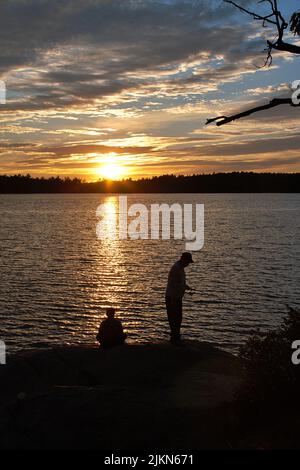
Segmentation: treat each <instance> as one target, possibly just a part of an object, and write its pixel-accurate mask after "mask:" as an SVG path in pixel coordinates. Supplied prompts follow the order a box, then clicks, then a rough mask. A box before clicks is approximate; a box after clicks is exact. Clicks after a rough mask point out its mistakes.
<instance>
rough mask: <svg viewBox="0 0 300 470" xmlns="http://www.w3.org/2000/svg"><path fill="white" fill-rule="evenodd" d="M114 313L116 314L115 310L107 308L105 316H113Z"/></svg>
mask: <svg viewBox="0 0 300 470" xmlns="http://www.w3.org/2000/svg"><path fill="white" fill-rule="evenodd" d="M115 313H116V309H115V308H112V307H109V308H107V309H106V315H113V314H115Z"/></svg>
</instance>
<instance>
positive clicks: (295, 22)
mask: <svg viewBox="0 0 300 470" xmlns="http://www.w3.org/2000/svg"><path fill="white" fill-rule="evenodd" d="M224 2H225V3H228V4H230V5H233V6H234V7H236V8H238V9H239V10H240V11H242V12H243V13H246V14H247V15H250V16H251V17H252V18H253V19H254V20H258V21H262V25H263V27H266V26H267V25H272V27H274V26H276V31H277V34H276V38H275V39H274V40H273V41H267V49H266V50H267V53H268V54H267V58H266V61H265V64H264V66H267V65H269V66H270V65H271V64H272V60H273V58H272V51H273V49H275V50H277V51H282V52H289V53H291V54H300V46H297V45H295V44H290V43H286V42H285V41H284V40H283V38H284V33H285V31H286V29H287V28H288V26H289V23H287V21H286V20H285V18H284V16H283V14H282V13H281V11H280V10H279V8H278V0H260V1H259V2H258V3H267V4H268V5H269V6H270V9H271V13H269V14H268V15H265V16H262V15H259V14H258V13H255V12H253V11H250V10H248V9H246V8H244V7H242V6H241V5H239V4H238V3H236V2H234V1H232V0H224ZM290 30H291V32H293V33H294V35H298V36H300V11H298V12H295V13H294V14H293V15H292V17H291V20H290ZM283 104H288V105H290V106H293V107H299V106H300V105H295V104H294V103H293V101H292V99H291V98H274V99H273V100H272V101H270V102H269V103H268V104H266V105H263V106H256V107H255V108H252V109H249V110H247V111H244V112H242V113H238V114H234V115H233V116H229V117H227V116H218V117H216V118H212V119H207V122H206V125H208V124H211V123H212V122H215V123H216V125H217V126H223V125H224V124H228V123H229V122H232V121H235V120H237V119H241V118H243V117H247V116H250V115H251V114H254V113H257V112H259V111H264V110H266V109H271V108H275V107H276V106H280V105H283Z"/></svg>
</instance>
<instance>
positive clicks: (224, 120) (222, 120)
mask: <svg viewBox="0 0 300 470" xmlns="http://www.w3.org/2000/svg"><path fill="white" fill-rule="evenodd" d="M283 104H288V105H290V106H293V107H300V105H295V104H294V103H293V101H292V99H291V98H274V99H273V100H272V101H270V102H269V103H268V104H265V105H262V106H256V107H255V108H251V109H248V110H247V111H243V112H242V113H238V114H234V115H233V116H218V117H216V118H212V119H207V121H206V125H208V124H211V123H212V122H215V123H216V125H217V126H223V125H224V124H228V123H229V122H232V121H236V120H237V119H241V118H243V117H247V116H251V114H254V113H258V112H259V111H265V110H266V109H271V108H275V107H276V106H281V105H283Z"/></svg>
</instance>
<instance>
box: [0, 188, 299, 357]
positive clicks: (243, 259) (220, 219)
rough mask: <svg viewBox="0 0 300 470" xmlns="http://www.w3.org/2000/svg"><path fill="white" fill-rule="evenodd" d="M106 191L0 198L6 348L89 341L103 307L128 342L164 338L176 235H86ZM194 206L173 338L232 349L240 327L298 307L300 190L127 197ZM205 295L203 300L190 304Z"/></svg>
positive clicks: (109, 198) (273, 319) (270, 323)
mask: <svg viewBox="0 0 300 470" xmlns="http://www.w3.org/2000/svg"><path fill="white" fill-rule="evenodd" d="M103 202H111V203H113V204H115V205H116V207H117V206H118V196H114V195H95V194H87V195H74V194H70V195H58V194H55V195H0V211H1V225H0V240H1V261H0V262H1V265H0V266H1V268H0V269H1V270H0V320H1V330H0V335H1V336H0V338H1V339H4V340H5V341H6V343H7V345H8V349H9V351H13V350H15V349H18V348H30V347H36V346H42V345H46V344H53V343H55V344H57V343H67V342H69V343H76V342H80V343H92V342H94V337H95V333H96V331H97V328H98V325H99V322H100V321H101V318H102V317H103V316H104V314H105V308H106V307H107V306H115V307H117V309H118V311H119V315H120V317H122V319H123V322H124V326H125V328H126V330H127V332H128V334H129V338H130V340H131V341H152V340H156V339H165V338H167V334H168V325H167V322H166V317H165V311H164V290H165V283H166V278H167V274H168V270H169V268H170V266H171V265H172V263H173V262H174V261H176V260H177V258H178V256H179V254H180V253H181V251H183V250H184V242H183V241H179V240H176V241H174V240H170V241H163V242H162V241H151V240H137V241H131V240H122V241H119V240H116V241H112V240H104V241H99V240H98V239H97V237H96V230H95V227H96V223H97V219H96V216H95V213H96V208H97V206H98V205H99V204H100V203H103ZM134 202H139V203H144V204H146V205H147V206H148V207H149V206H150V204H151V203H157V202H159V203H163V202H166V203H174V202H185V203H191V202H193V203H196V202H198V203H204V204H205V246H204V248H203V249H202V250H201V251H200V252H197V253H195V255H194V258H195V261H196V263H195V264H194V265H192V266H191V267H189V268H188V269H187V279H188V281H189V284H190V285H192V286H193V287H195V288H197V289H198V290H199V291H200V292H201V294H198V295H197V296H195V298H194V301H191V300H189V298H188V296H187V297H186V300H185V301H184V308H185V312H184V323H183V334H184V336H185V337H187V338H193V339H195V338H197V339H200V340H205V341H210V342H213V343H215V344H217V345H219V346H221V347H223V348H225V349H227V350H231V351H236V350H237V347H238V346H239V345H240V344H241V343H242V342H244V341H245V339H246V338H247V336H248V335H249V334H250V332H251V331H252V330H253V329H255V328H257V327H259V328H261V329H263V330H266V329H270V328H272V327H274V326H275V325H277V324H278V323H279V322H280V320H281V318H282V316H283V315H284V313H285V311H286V304H290V305H293V306H297V305H298V306H299V305H300V293H299V277H300V269H299V258H300V253H299V252H300V241H299V221H300V218H299V210H300V204H299V202H300V195H296V194H290V195H280V194H271V195H270V194H269V195H265V194H262V195H257V194H254V195H250V194H249V195H238V194H236V195H230V194H218V195H216V194H210V195H190V194H187V195H182V194H180V195H130V196H128V203H129V204H131V203H134ZM201 300H205V301H206V302H205V303H203V302H200V301H201Z"/></svg>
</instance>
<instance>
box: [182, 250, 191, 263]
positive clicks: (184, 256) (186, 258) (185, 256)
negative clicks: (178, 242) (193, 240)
mask: <svg viewBox="0 0 300 470" xmlns="http://www.w3.org/2000/svg"><path fill="white" fill-rule="evenodd" d="M181 259H182V260H183V261H188V262H189V263H194V261H193V258H192V255H191V253H188V252H185V253H182V255H181Z"/></svg>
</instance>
